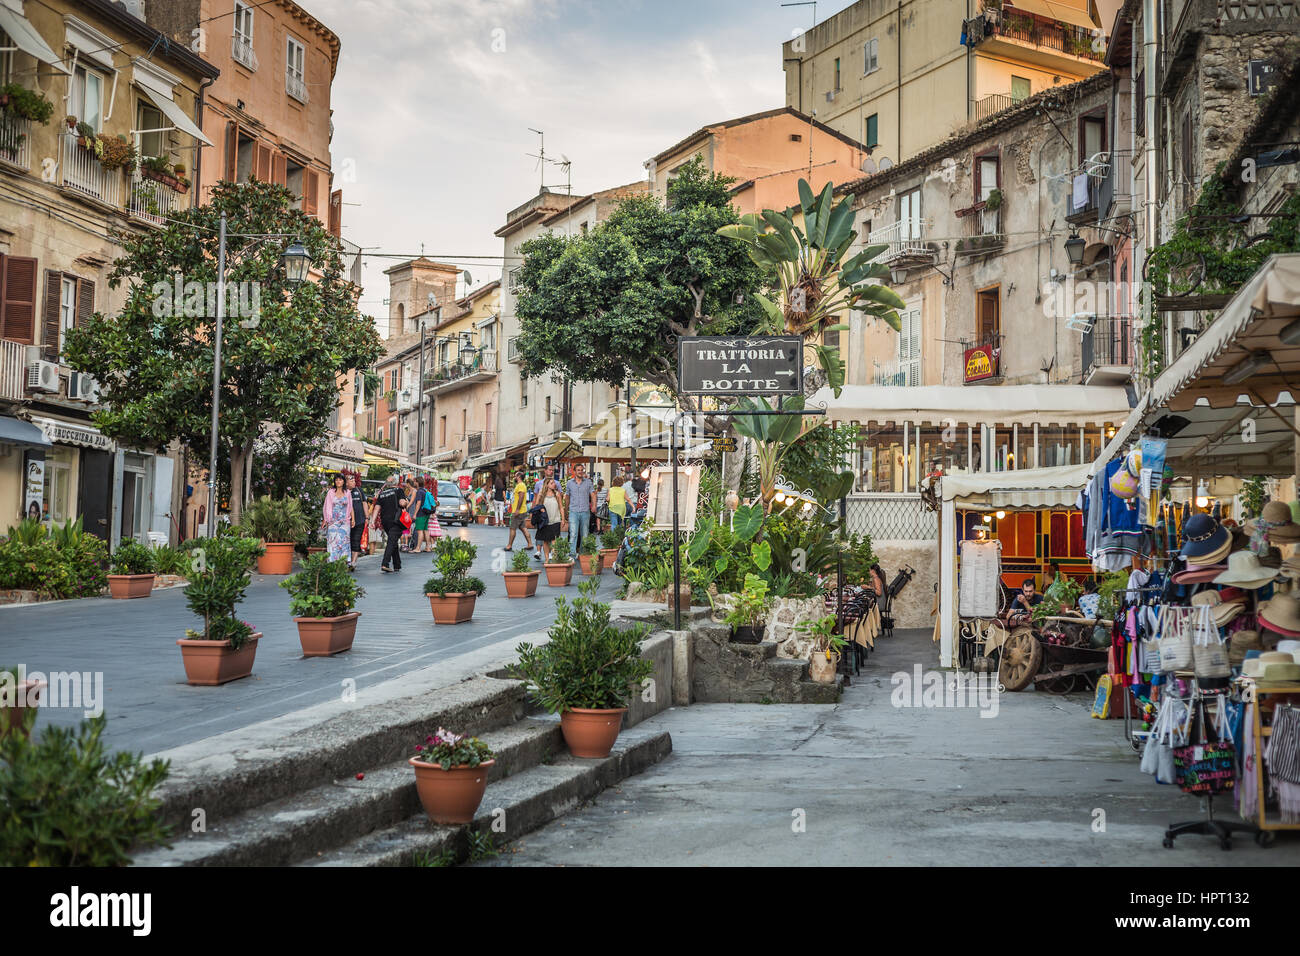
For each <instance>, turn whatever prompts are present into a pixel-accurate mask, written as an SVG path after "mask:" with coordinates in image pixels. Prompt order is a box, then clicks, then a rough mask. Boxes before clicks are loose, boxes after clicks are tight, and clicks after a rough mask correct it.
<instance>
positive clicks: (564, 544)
mask: <svg viewBox="0 0 1300 956" xmlns="http://www.w3.org/2000/svg"><path fill="white" fill-rule="evenodd" d="M549 563H550V564H572V563H573V548H572V547H571V546H570V544H569V539H568V538H566V537H563V536H561V537H558V538H556V539H555V542H554V543H553V544H552V545H551V560H550V562H549Z"/></svg>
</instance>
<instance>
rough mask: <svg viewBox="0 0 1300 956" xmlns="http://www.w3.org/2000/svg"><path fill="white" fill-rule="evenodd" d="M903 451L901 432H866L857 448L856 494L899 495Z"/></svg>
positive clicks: (876, 430) (902, 477)
mask: <svg viewBox="0 0 1300 956" xmlns="http://www.w3.org/2000/svg"><path fill="white" fill-rule="evenodd" d="M904 463H905V449H904V447H903V429H902V427H901V426H897V427H890V426H887V427H883V428H868V429H867V437H866V439H865V440H864V441H863V442H862V443H860V444H859V446H858V488H859V490H860V491H875V492H895V491H902V490H903V489H904V487H905V484H904V472H903V468H904Z"/></svg>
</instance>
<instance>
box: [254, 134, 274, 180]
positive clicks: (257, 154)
mask: <svg viewBox="0 0 1300 956" xmlns="http://www.w3.org/2000/svg"><path fill="white" fill-rule="evenodd" d="M253 175H254V176H256V177H257V178H258V179H260V180H261V181H262V182H264V183H269V182H271V147H270V146H267V145H266V144H265V143H257V144H256V145H255V147H254V152H253Z"/></svg>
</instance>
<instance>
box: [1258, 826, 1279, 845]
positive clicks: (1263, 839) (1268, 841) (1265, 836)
mask: <svg viewBox="0 0 1300 956" xmlns="http://www.w3.org/2000/svg"><path fill="white" fill-rule="evenodd" d="M1276 839H1277V834H1276V833H1274V832H1273V831H1272V830H1260V831H1259V832H1258V833H1256V834H1255V842H1256V843H1258V844H1259V845H1260V846H1272V845H1273V841H1274V840H1276Z"/></svg>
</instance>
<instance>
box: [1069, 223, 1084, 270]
mask: <svg viewBox="0 0 1300 956" xmlns="http://www.w3.org/2000/svg"><path fill="white" fill-rule="evenodd" d="M1086 246H1087V243H1086V242H1084V241H1083V237H1082V236H1080V235H1079V233H1078V232H1077V231H1071V232H1070V238H1069V239H1066V240H1065V254H1066V255H1067V256H1068V257H1069V259H1070V265H1072V266H1074V267H1075V268H1076V269H1077V268H1078V267H1079V266H1081V265H1082V264H1083V250H1084V248H1085V247H1086Z"/></svg>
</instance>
